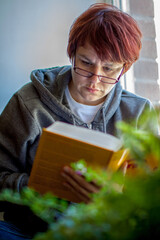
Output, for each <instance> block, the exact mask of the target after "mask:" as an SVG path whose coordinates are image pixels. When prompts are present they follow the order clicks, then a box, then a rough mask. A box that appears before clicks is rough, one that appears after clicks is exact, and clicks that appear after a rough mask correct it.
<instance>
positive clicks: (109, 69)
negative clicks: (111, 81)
mask: <svg viewBox="0 0 160 240" xmlns="http://www.w3.org/2000/svg"><path fill="white" fill-rule="evenodd" d="M104 70H105V71H107V72H111V71H112V69H111V68H109V67H105V68H104Z"/></svg>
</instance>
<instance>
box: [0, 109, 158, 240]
mask: <svg viewBox="0 0 160 240" xmlns="http://www.w3.org/2000/svg"><path fill="white" fill-rule="evenodd" d="M156 121H157V120H156V118H155V113H152V112H150V113H148V112H147V113H145V114H144V115H143V116H142V118H141V120H140V126H139V129H137V130H136V129H135V128H134V127H133V126H132V124H130V125H129V124H126V123H124V122H121V123H118V125H117V127H118V128H119V129H120V130H121V131H122V136H123V141H124V146H125V147H127V148H128V149H129V150H130V153H131V156H132V159H134V161H136V163H137V169H142V170H143V171H140V174H137V175H136V176H135V175H133V174H126V175H125V176H124V174H123V173H122V172H116V173H112V174H110V173H107V172H104V171H102V172H98V173H97V172H95V171H93V170H92V169H91V168H89V167H87V165H86V163H85V161H84V160H80V161H79V162H78V163H74V164H72V167H73V168H74V170H75V171H78V172H80V173H82V174H83V175H84V176H85V178H86V179H87V181H94V180H96V181H97V182H98V183H99V184H100V185H101V186H103V187H102V189H101V190H100V192H99V193H98V194H95V195H93V196H92V202H91V203H90V204H83V203H80V204H73V205H70V206H69V207H67V206H68V204H67V202H65V201H63V200H58V199H57V198H56V197H54V196H52V195H50V194H46V195H43V196H41V195H40V194H38V193H36V192H35V191H33V190H31V189H28V188H26V189H24V190H23V191H22V193H21V195H20V194H18V193H14V192H12V191H10V190H5V191H4V192H3V193H1V195H0V200H1V201H9V202H14V203H16V204H20V205H27V206H29V207H30V208H31V210H32V211H33V212H34V213H35V214H36V215H38V216H39V217H40V218H42V219H43V220H45V221H46V222H48V223H49V229H48V231H47V232H45V233H39V234H37V235H36V236H35V237H34V240H48V239H49V240H69V239H74V240H81V239H83V240H90V239H92V240H95V239H97V240H98V239H101V240H103V239H105V240H106V239H109V240H135V239H136V240H138V239H145V240H150V239H160V184H159V183H160V167H159V162H160V137H159V136H158V135H157V133H156V131H155V126H156V125H154V128H153V125H152V124H156ZM147 159H151V162H153V161H155V162H154V163H156V169H154V171H153V168H151V167H150V165H149V164H148V161H147ZM122 189H123V191H122ZM55 210H56V211H59V212H61V213H63V217H62V218H60V219H59V220H58V221H56V222H54V221H53V219H54V214H55Z"/></svg>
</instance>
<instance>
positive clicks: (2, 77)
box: [0, 0, 96, 112]
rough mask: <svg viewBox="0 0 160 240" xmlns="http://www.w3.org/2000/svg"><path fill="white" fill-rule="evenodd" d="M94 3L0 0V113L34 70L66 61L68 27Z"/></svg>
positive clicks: (65, 0)
mask: <svg viewBox="0 0 160 240" xmlns="http://www.w3.org/2000/svg"><path fill="white" fill-rule="evenodd" d="M95 2H96V1H93V0H27V1H26V0H0V112H1V111H2V110H3V108H4V106H5V105H6V103H7V102H8V100H9V98H10V97H11V96H12V94H13V93H14V92H15V91H16V90H17V89H19V88H20V87H21V86H22V85H23V84H24V83H27V82H28V81H29V76H30V72H31V71H32V70H33V69H35V68H45V67H52V66H57V65H64V64H69V61H68V58H67V55H66V47H67V40H68V32H69V28H70V26H71V24H72V22H73V21H74V19H75V18H76V17H77V16H78V15H80V13H82V12H83V11H84V10H85V9H86V8H88V7H89V5H91V4H92V3H95Z"/></svg>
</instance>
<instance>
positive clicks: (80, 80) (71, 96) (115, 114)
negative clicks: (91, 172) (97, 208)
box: [0, 3, 151, 239]
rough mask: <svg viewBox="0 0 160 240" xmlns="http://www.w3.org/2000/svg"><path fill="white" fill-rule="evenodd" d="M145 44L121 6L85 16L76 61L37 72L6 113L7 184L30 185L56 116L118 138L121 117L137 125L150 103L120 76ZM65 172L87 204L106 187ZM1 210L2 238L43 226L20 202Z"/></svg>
mask: <svg viewBox="0 0 160 240" xmlns="http://www.w3.org/2000/svg"><path fill="white" fill-rule="evenodd" d="M140 49H141V32H140V30H139V27H138V26H137V23H136V22H135V20H134V19H133V18H132V17H131V16H129V15H128V14H126V13H123V12H121V11H120V10H119V9H117V8H116V7H114V6H111V5H108V4H105V3H101V4H94V5H92V6H91V7H90V8H89V9H87V10H86V11H85V12H84V13H83V14H82V15H80V16H79V17H78V18H77V19H76V21H75V22H74V23H73V25H72V27H71V30H70V34H69V41H68V48H67V51H68V56H69V58H70V60H71V64H72V65H71V66H63V67H55V68H50V69H43V70H35V71H33V72H32V74H31V81H32V82H31V83H28V84H27V85H25V86H24V87H22V89H20V90H19V91H18V92H17V93H15V94H14V96H13V97H12V98H11V100H10V101H9V103H8V105H7V106H6V108H5V109H4V111H3V113H2V115H1V116H0V188H1V189H4V188H12V189H15V190H16V191H18V192H20V191H21V189H22V188H23V187H24V186H27V184H28V179H29V175H30V171H31V168H32V164H33V161H34V156H35V152H36V149H37V146H38V142H39V138H40V135H41V132H42V128H43V127H48V126H49V125H50V124H52V123H53V122H54V121H57V120H58V121H63V122H67V123H70V124H74V125H77V126H83V127H88V128H92V129H93V130H98V131H102V132H105V133H109V134H112V135H116V136H118V132H117V130H116V127H115V123H116V122H117V121H120V120H124V121H127V122H129V121H131V120H133V119H135V123H136V125H135V127H137V126H138V120H139V118H140V116H141V114H142V112H143V111H144V110H145V109H146V108H151V104H150V102H149V101H148V100H147V99H144V98H142V97H139V96H136V95H134V94H132V93H129V92H127V91H125V90H123V89H122V87H121V85H120V82H119V80H120V78H121V76H122V75H123V74H124V73H125V72H126V71H127V70H128V69H129V68H130V67H131V65H132V64H133V63H134V62H135V61H136V60H137V59H138V57H139V52H140ZM53 160H54V159H53ZM62 176H63V177H64V182H65V183H64V184H65V185H66V186H67V187H68V188H70V189H71V190H72V191H74V192H75V194H76V195H77V196H78V197H79V199H80V200H81V201H84V202H86V203H88V202H89V201H90V197H89V193H93V192H98V190H99V187H98V186H96V185H94V184H92V183H87V182H86V181H85V179H84V178H83V177H81V176H79V175H78V174H77V173H75V172H74V171H73V170H72V169H71V168H69V167H68V166H66V167H64V169H63V172H62ZM1 208H2V207H1ZM2 210H3V211H5V215H4V218H5V220H6V221H7V223H6V222H4V223H2V222H1V223H0V229H1V231H0V234H1V235H0V237H1V236H2V237H3V236H5V237H6V236H7V237H8V239H14V237H15V234H16V239H24V238H26V237H27V236H28V235H29V236H32V235H33V234H34V233H35V232H37V231H41V230H42V231H43V229H42V227H41V226H40V225H39V223H38V222H37V221H38V220H37V219H36V220H33V219H34V218H33V216H32V218H31V217H30V215H29V214H28V212H27V211H26V210H24V211H23V210H21V211H18V210H17V208H16V207H15V206H14V205H12V206H10V208H9V210H8V205H7V207H6V206H5V203H4V206H3V208H2ZM10 222H11V223H13V224H14V225H11V224H10ZM13 226H16V227H18V228H16V229H15V228H13ZM11 229H12V231H11ZM9 232H12V233H11V234H10V235H5V234H9ZM18 235H19V238H18ZM2 237H1V238H0V239H2ZM28 238H29V237H28ZM4 239H5V238H4Z"/></svg>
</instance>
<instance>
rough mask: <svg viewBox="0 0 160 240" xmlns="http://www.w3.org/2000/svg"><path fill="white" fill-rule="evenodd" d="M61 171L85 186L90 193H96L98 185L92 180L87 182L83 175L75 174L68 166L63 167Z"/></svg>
mask: <svg viewBox="0 0 160 240" xmlns="http://www.w3.org/2000/svg"><path fill="white" fill-rule="evenodd" d="M63 171H64V173H65V174H67V175H68V176H70V177H71V178H73V179H74V180H75V181H76V182H77V183H78V184H79V185H80V186H81V187H83V188H85V189H86V190H87V191H89V192H90V193H97V192H98V191H99V189H100V188H99V187H97V185H96V184H95V183H93V182H91V183H90V182H87V181H86V180H85V178H84V177H82V176H80V175H79V174H77V173H76V172H75V171H73V170H72V169H71V168H69V167H67V166H66V167H64V168H63Z"/></svg>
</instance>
